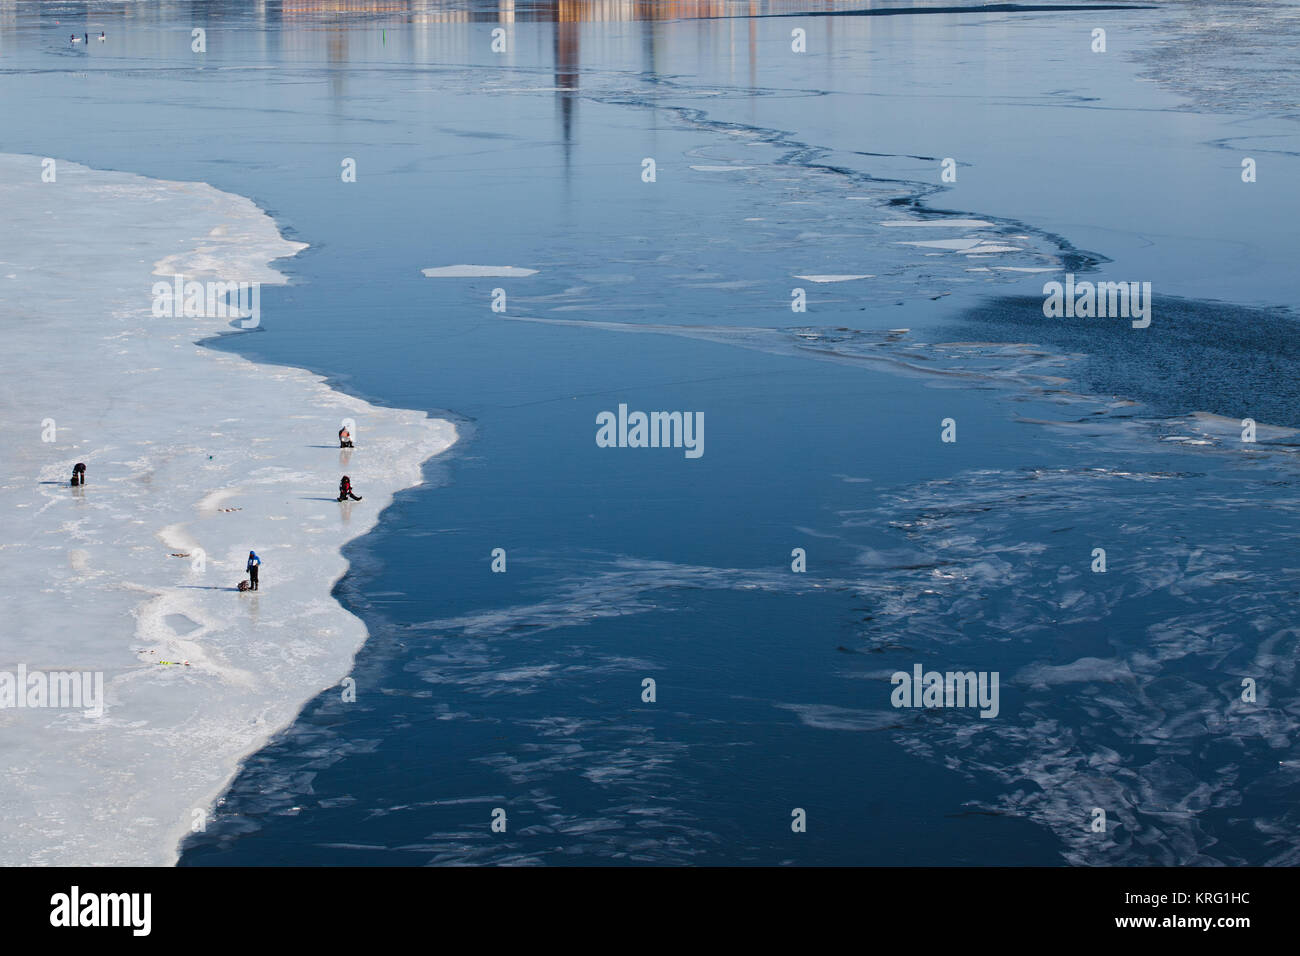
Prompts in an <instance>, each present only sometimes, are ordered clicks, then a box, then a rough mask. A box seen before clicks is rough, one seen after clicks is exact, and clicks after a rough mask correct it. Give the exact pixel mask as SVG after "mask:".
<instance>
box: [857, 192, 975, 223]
mask: <svg viewBox="0 0 1300 956" xmlns="http://www.w3.org/2000/svg"><path fill="white" fill-rule="evenodd" d="M849 198H850V199H858V198H865V197H858V196H850V197H849ZM879 225H882V226H911V227H913V228H917V229H921V228H931V227H940V226H942V227H944V228H947V229H986V228H988V227H989V226H992V225H993V223H991V222H985V221H984V220H983V219H886V220H885V221H884V222H882V223H880V224H879Z"/></svg>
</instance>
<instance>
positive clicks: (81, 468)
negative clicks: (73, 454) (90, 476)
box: [72, 461, 86, 485]
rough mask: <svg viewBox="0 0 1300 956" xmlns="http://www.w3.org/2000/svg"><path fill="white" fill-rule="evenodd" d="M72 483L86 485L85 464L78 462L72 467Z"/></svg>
mask: <svg viewBox="0 0 1300 956" xmlns="http://www.w3.org/2000/svg"><path fill="white" fill-rule="evenodd" d="M72 483H73V484H74V485H84V484H85V483H86V463H85V462H84V461H79V462H77V463H76V464H75V465H73V466H72Z"/></svg>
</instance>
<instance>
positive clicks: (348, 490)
mask: <svg viewBox="0 0 1300 956" xmlns="http://www.w3.org/2000/svg"><path fill="white" fill-rule="evenodd" d="M345 498H351V499H352V500H353V501H360V500H361V496H360V495H354V494H353V493H352V479H351V478H349V477H348V476H347V475H344V476H343V478H342V480H341V481H339V501H342V500H344V499H345Z"/></svg>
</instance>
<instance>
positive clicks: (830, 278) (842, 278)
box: [795, 274, 875, 282]
mask: <svg viewBox="0 0 1300 956" xmlns="http://www.w3.org/2000/svg"><path fill="white" fill-rule="evenodd" d="M795 278H796V279H805V280H807V281H808V282H852V281H853V280H854V279H874V278H875V276H874V275H865V274H864V275H825V276H795Z"/></svg>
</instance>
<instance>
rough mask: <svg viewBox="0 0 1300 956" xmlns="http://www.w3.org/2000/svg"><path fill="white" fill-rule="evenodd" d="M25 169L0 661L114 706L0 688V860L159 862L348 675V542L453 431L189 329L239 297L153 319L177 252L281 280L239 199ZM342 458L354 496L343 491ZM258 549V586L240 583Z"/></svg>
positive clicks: (16, 259) (5, 415)
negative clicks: (40, 672)
mask: <svg viewBox="0 0 1300 956" xmlns="http://www.w3.org/2000/svg"><path fill="white" fill-rule="evenodd" d="M41 171H42V164H41V158H40V157H34V156H15V155H4V154H0V205H2V206H3V208H4V210H5V216H6V220H7V226H8V228H6V229H5V230H3V231H2V232H0V264H2V265H0V289H3V295H0V316H2V317H3V322H4V327H5V335H6V344H7V348H6V349H5V350H4V353H3V356H0V369H2V370H3V375H0V382H2V383H3V384H2V385H0V396H2V398H0V422H2V425H3V429H4V433H5V434H6V435H7V436H8V439H7V441H6V451H7V461H8V466H7V467H6V468H5V470H4V474H3V475H0V490H2V491H3V493H4V496H5V498H6V500H7V502H8V505H9V514H8V522H7V523H8V528H7V534H6V535H5V539H4V542H3V544H0V569H2V570H3V574H4V577H5V581H6V585H7V587H6V594H7V595H8V598H9V600H8V601H7V607H6V609H5V610H6V615H5V617H6V624H7V626H6V627H5V629H4V631H3V636H2V637H0V669H7V670H11V671H12V670H14V669H15V668H16V667H17V666H18V665H20V664H24V665H26V667H27V668H28V669H29V670H32V669H45V670H64V669H74V668H75V669H76V670H80V671H102V672H103V674H104V683H105V696H106V698H107V706H106V709H105V713H104V715H103V717H101V718H99V719H94V718H89V717H85V716H83V715H82V713H81V711H73V710H67V709H62V710H61V709H4V710H0V767H3V768H4V771H5V774H6V777H7V780H8V784H7V785H6V787H5V788H4V789H3V791H2V792H0V829H3V831H4V833H5V835H6V838H5V840H4V842H3V844H2V845H0V863H3V864H6V865H8V864H67V865H77V864H170V863H172V862H173V861H174V860H175V859H176V855H177V846H178V843H179V840H180V839H181V838H182V837H183V836H184V834H185V833H186V832H188V831H189V830H190V829H191V827H193V826H196V825H198V823H199V822H200V821H201V820H202V819H203V817H204V816H205V815H207V814H210V812H211V804H212V802H213V801H214V799H215V798H216V797H217V796H218V795H219V794H220V792H221V791H222V790H223V788H224V787H225V785H226V783H227V781H228V780H229V779H230V777H231V776H232V774H233V773H234V771H235V769H236V766H237V765H238V763H239V761H240V760H241V758H243V757H244V756H246V755H247V754H249V753H250V752H252V751H254V750H256V749H257V748H259V747H260V746H261V745H262V744H263V743H264V742H265V741H266V740H267V738H268V737H270V736H271V735H272V734H273V733H275V732H276V731H278V730H279V729H281V728H283V727H285V726H286V725H287V724H289V723H290V722H291V721H292V720H293V718H294V716H295V715H296V714H297V712H298V710H299V709H300V707H301V706H302V705H303V703H304V702H305V701H307V700H309V699H311V698H312V697H314V696H315V695H316V694H318V693H319V692H321V691H322V690H324V689H325V688H328V687H331V686H332V685H336V684H338V683H339V682H340V680H341V679H342V678H343V677H345V676H346V675H347V673H348V671H349V669H350V666H351V662H352V658H353V655H354V654H355V652H356V651H357V649H358V648H359V647H360V646H361V644H362V642H363V641H364V640H365V637H366V632H365V628H364V626H363V625H362V623H361V621H360V620H358V619H357V618H355V617H354V616H352V615H351V614H349V613H347V612H346V611H344V610H343V608H342V607H340V605H339V604H338V603H337V602H336V601H335V600H334V599H333V598H332V597H331V594H330V592H331V589H332V587H333V585H334V583H335V582H336V581H337V580H338V579H339V578H340V577H341V576H342V575H343V573H344V571H345V570H346V568H347V562H346V561H345V560H344V559H343V557H342V554H341V552H340V549H341V548H342V546H343V545H344V544H345V543H346V542H347V541H348V540H350V539H352V538H355V537H357V536H359V535H362V534H365V533H366V532H367V531H368V530H369V529H370V528H371V527H372V526H373V525H374V524H375V522H376V520H377V517H378V515H379V513H380V512H381V511H382V510H383V509H384V507H385V506H386V505H387V504H388V503H389V502H390V501H391V499H392V496H393V495H394V494H395V493H396V492H397V491H399V490H402V489H404V488H409V487H411V486H414V485H418V484H420V483H421V480H422V469H421V464H422V462H424V461H425V460H426V459H428V458H429V457H430V456H433V455H436V454H438V453H440V452H442V451H444V450H445V449H446V448H448V447H449V446H450V445H451V444H452V443H453V442H454V441H455V439H456V432H455V429H454V427H453V426H452V424H451V423H450V422H446V421H441V420H437V419H431V418H429V417H428V416H427V415H426V414H425V413H424V412H418V411H406V410H400V409H390V408H380V407H376V406H372V405H370V404H368V403H366V402H364V401H361V400H359V399H356V398H352V397H350V396H347V395H344V394H342V393H339V392H337V391H334V390H332V389H330V388H329V387H327V386H326V385H325V384H324V382H323V381H322V379H321V378H320V377H319V376H317V375H314V374H311V373H309V372H306V371H304V370H301V369H295V368H285V367H268V366H261V365H257V364H254V363H252V362H249V361H247V360H246V359H243V358H241V357H239V356H237V355H233V354H229V353H226V352H222V351H216V350H212V349H208V348H204V347H201V346H199V345H196V344H195V343H196V342H197V341H198V340H201V339H203V338H205V337H208V336H211V335H213V334H216V333H221V332H225V331H227V330H228V329H229V330H237V329H238V328H239V320H238V319H234V320H231V319H226V318H160V317H156V316H155V315H154V313H153V308H152V306H153V304H154V298H153V287H154V284H155V283H156V282H159V281H170V280H171V277H172V275H173V274H175V273H178V272H179V273H182V274H184V275H185V277H186V278H187V279H194V280H198V281H203V282H206V281H223V282H224V281H241V280H242V281H249V282H253V281H256V282H261V283H262V284H264V285H276V284H283V283H284V281H285V280H284V277H283V276H281V275H280V274H279V273H277V272H276V271H275V270H274V269H273V268H272V266H271V262H272V261H273V260H275V259H277V258H281V257H284V256H291V255H294V254H295V253H296V252H298V251H299V250H300V249H301V248H303V246H302V244H301V243H293V242H288V241H286V240H284V239H283V238H282V237H281V236H280V234H279V231H278V229H277V227H276V224H275V223H274V222H273V221H272V220H271V219H270V218H269V217H268V216H267V215H266V214H265V213H263V212H262V211H261V210H260V209H258V208H257V207H256V206H255V205H254V204H253V203H252V202H251V201H249V200H247V199H244V198H242V197H239V196H234V195H230V194H228V193H223V192H220V191H219V190H217V189H215V188H213V187H211V186H208V185H206V184H203V183H179V182H165V181H159V180H150V179H145V178H142V177H139V176H134V175H130V174H125V173H116V172H101V171H94V170H90V169H86V168H84V167H80V166H77V165H74V164H72V163H69V162H63V161H60V162H58V164H57V179H56V181H55V182H53V183H48V182H42V177H41ZM160 277H163V278H161V279H160ZM260 311H261V325H262V327H266V325H267V323H268V322H270V323H272V324H273V323H274V304H273V302H272V301H270V297H269V296H267V295H265V294H263V295H262V297H261V303H260ZM345 418H350V419H352V420H353V421H354V422H355V427H354V428H353V429H352V431H353V434H354V438H355V441H356V448H355V450H353V451H351V453H350V454H349V455H346V456H345V455H344V453H343V452H342V451H340V449H338V448H337V447H336V444H337V443H336V435H337V431H338V429H339V427H340V423H341V421H342V420H343V419H345ZM51 420H52V421H51ZM43 437H47V438H52V439H53V440H52V441H51V440H42V439H43ZM78 461H80V462H85V463H86V465H87V480H86V485H85V487H84V489H82V488H78V489H74V488H71V487H69V484H68V478H69V475H70V473H71V470H72V465H73V463H75V462H78ZM345 472H346V473H347V474H349V475H350V476H351V478H352V481H353V484H354V486H355V488H356V490H357V492H358V494H360V495H362V496H363V498H364V500H363V501H361V502H353V503H350V504H349V505H340V504H338V503H336V501H335V500H334V498H335V495H336V489H337V487H338V480H339V477H340V475H341V474H343V473H345ZM200 548H201V549H202V550H203V552H204V560H203V562H202V564H201V566H200V563H199V562H197V561H196V554H197V551H196V549H200ZM249 550H256V551H257V553H258V554H259V555H260V556H261V557H262V559H263V562H264V563H263V565H262V570H261V585H262V586H261V590H259V591H258V592H256V593H240V592H239V591H237V590H236V589H235V585H236V583H237V582H238V581H239V580H240V579H242V578H243V577H245V572H244V564H245V557H246V556H247V554H248V552H249ZM178 555H179V556H178ZM177 625H180V626H179V627H178V626H177ZM163 660H173V661H189V663H190V666H184V665H180V666H161V665H159V664H158V663H157V662H159V661H163ZM364 693H365V689H364V688H359V689H358V694H359V695H360V694H364Z"/></svg>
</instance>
